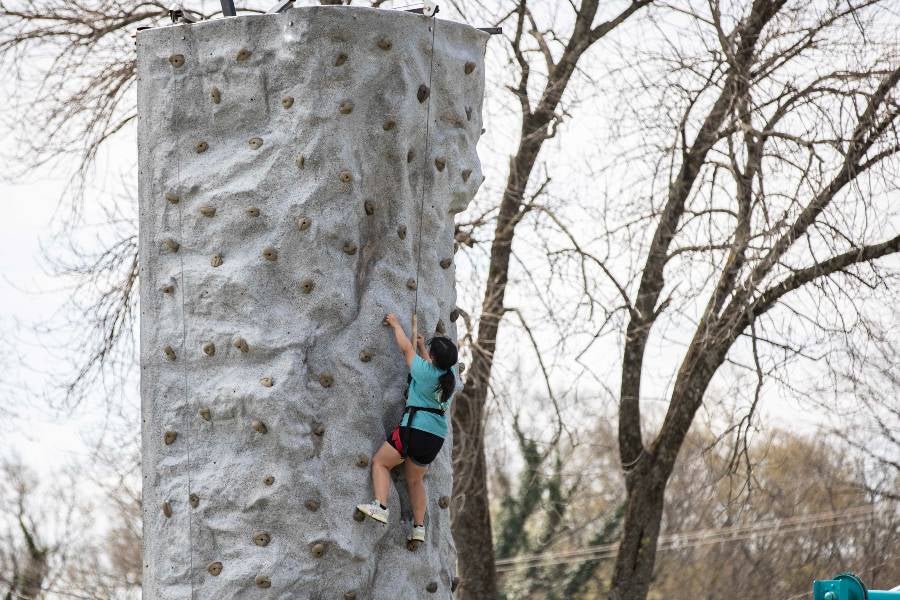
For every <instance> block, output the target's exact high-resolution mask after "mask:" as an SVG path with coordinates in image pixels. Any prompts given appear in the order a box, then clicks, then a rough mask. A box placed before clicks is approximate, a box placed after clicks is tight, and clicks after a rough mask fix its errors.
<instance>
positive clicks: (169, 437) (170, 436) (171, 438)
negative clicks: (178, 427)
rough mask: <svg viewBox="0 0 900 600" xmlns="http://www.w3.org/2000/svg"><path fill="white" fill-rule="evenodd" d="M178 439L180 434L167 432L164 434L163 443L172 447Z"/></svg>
mask: <svg viewBox="0 0 900 600" xmlns="http://www.w3.org/2000/svg"><path fill="white" fill-rule="evenodd" d="M177 438H178V434H177V433H176V432H174V431H167V432H166V433H165V434H163V442H165V444H166V446H171V445H172V444H174V443H175V440H176V439H177Z"/></svg>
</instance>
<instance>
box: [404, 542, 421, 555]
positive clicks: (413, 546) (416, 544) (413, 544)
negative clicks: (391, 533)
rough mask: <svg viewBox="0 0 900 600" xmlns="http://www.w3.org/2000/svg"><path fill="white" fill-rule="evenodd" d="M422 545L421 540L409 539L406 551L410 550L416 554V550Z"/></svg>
mask: <svg viewBox="0 0 900 600" xmlns="http://www.w3.org/2000/svg"><path fill="white" fill-rule="evenodd" d="M421 544H422V542H420V541H419V540H411V539H408V540H406V549H407V550H409V551H410V552H415V551H416V550H418V549H419V546H420V545H421Z"/></svg>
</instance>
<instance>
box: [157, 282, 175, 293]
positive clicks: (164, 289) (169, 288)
mask: <svg viewBox="0 0 900 600" xmlns="http://www.w3.org/2000/svg"><path fill="white" fill-rule="evenodd" d="M159 291H161V292H162V293H163V294H171V293H172V292H174V291H175V286H174V285H172V284H171V283H167V284H166V285H164V286H162V287H161V288H159Z"/></svg>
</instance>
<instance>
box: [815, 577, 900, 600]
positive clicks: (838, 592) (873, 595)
mask: <svg viewBox="0 0 900 600" xmlns="http://www.w3.org/2000/svg"><path fill="white" fill-rule="evenodd" d="M813 600H900V588H894V589H893V590H891V591H879V590H867V589H866V586H865V585H864V584H863V582H862V580H861V579H860V578H859V577H857V576H856V575H854V574H853V573H840V574H839V575H835V577H834V579H825V580H816V581H814V582H813Z"/></svg>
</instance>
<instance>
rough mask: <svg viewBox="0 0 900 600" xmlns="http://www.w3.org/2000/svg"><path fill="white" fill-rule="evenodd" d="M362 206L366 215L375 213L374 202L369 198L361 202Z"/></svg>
mask: <svg viewBox="0 0 900 600" xmlns="http://www.w3.org/2000/svg"><path fill="white" fill-rule="evenodd" d="M363 208H364V209H365V211H366V214H367V215H369V216H372V215H374V214H375V203H374V202H372V201H371V200H366V201H365V202H363Z"/></svg>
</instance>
